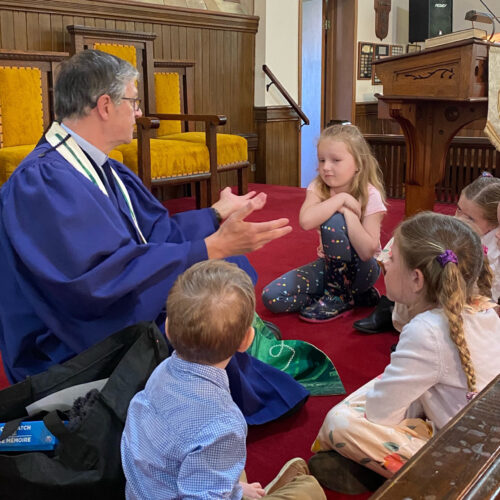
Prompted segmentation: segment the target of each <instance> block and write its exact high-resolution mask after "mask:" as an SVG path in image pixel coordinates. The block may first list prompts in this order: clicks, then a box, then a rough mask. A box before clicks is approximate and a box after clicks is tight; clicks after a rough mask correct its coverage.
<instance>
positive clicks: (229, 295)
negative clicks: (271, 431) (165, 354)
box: [121, 260, 326, 500]
mask: <svg viewBox="0 0 500 500" xmlns="http://www.w3.org/2000/svg"><path fill="white" fill-rule="evenodd" d="M167 310H168V318H167V323H166V332H167V336H168V338H169V340H170V342H171V344H172V345H173V347H174V349H175V351H174V352H173V353H172V355H171V356H170V357H169V358H167V359H166V360H165V361H163V362H162V363H161V364H160V365H159V366H158V367H157V368H156V369H155V370H154V372H153V373H152V375H151V377H150V378H149V380H148V382H147V384H146V387H145V388H144V390H143V391H141V392H139V393H137V394H136V396H135V397H134V398H133V399H132V401H131V403H130V407H129V410H128V414H127V421H126V424H125V429H124V433H123V436H122V444H121V452H122V464H123V470H124V472H125V477H126V479H127V485H126V497H127V498H128V499H144V500H146V499H147V500H150V499H154V498H158V499H160V498H161V499H162V500H167V499H187V498H189V499H222V498H224V499H241V498H243V497H245V498H261V497H262V496H264V495H265V496H266V498H270V499H271V498H277V497H276V496H275V495H274V494H273V492H276V495H279V498H280V499H288V498H290V499H304V500H313V499H326V497H325V495H324V492H323V489H322V488H321V486H320V485H319V484H318V482H317V481H316V479H315V478H314V477H312V476H310V475H308V469H307V464H306V463H305V462H304V460H302V459H292V460H290V461H289V462H288V463H287V464H285V466H284V467H283V469H282V470H281V472H280V474H279V475H278V476H277V478H276V479H275V480H274V481H273V482H271V483H270V485H268V487H267V488H266V489H263V488H262V487H261V485H260V484H259V483H252V484H248V483H246V482H240V479H242V478H244V477H245V476H244V470H243V468H244V466H245V460H246V434H247V425H246V422H245V419H244V417H243V415H242V413H241V411H240V410H239V408H238V407H237V406H236V404H235V403H234V402H233V400H232V398H231V394H230V392H229V382H228V378H227V375H226V371H225V370H224V368H225V366H226V365H227V363H228V362H229V360H230V359H231V356H232V355H233V354H234V353H235V352H236V351H238V350H241V351H245V350H246V349H247V348H248V347H249V345H250V344H251V343H252V340H253V336H254V330H253V328H252V326H251V325H252V319H253V316H254V310H255V294H254V289H253V285H252V282H251V280H250V278H249V277H248V275H247V274H246V273H245V272H244V271H242V270H241V269H239V268H238V267H237V266H236V265H234V264H230V263H227V262H225V261H222V260H209V261H205V262H201V263H198V264H195V265H194V266H192V267H191V268H190V269H188V270H187V271H186V272H185V273H184V274H182V275H181V276H179V278H178V279H177V281H176V283H175V284H174V286H173V287H172V290H171V292H170V294H169V297H168V301H167ZM242 474H243V476H242Z"/></svg>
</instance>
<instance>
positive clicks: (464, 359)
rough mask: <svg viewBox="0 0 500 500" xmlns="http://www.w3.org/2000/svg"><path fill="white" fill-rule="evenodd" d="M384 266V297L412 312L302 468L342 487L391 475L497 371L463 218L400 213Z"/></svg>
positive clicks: (489, 313) (483, 266)
mask: <svg viewBox="0 0 500 500" xmlns="http://www.w3.org/2000/svg"><path fill="white" fill-rule="evenodd" d="M385 267H386V275H385V283H386V288H387V295H388V297H389V298H390V299H392V300H395V301H397V302H400V303H402V304H404V305H405V306H408V307H411V308H412V311H413V312H414V313H415V315H414V317H413V318H412V319H411V321H410V322H409V323H407V324H406V325H405V326H404V327H403V330H402V332H401V336H400V340H399V343H398V345H397V348H396V351H395V352H394V353H393V354H392V355H391V362H390V364H389V365H388V366H387V367H386V369H385V371H384V373H383V374H382V375H381V376H380V377H378V378H376V379H374V380H372V381H371V382H369V383H368V384H366V385H365V386H363V387H361V388H360V389H358V390H357V391H356V392H354V393H353V394H351V395H350V396H348V397H347V398H346V399H345V400H344V401H342V402H341V403H340V404H338V405H337V406H335V407H334V408H333V409H332V410H330V412H329V413H328V414H327V416H326V418H325V421H324V423H323V425H322V427H321V429H320V431H319V434H318V437H317V438H316V441H315V443H314V445H313V451H314V452H320V453H317V454H316V455H314V456H313V457H312V458H311V460H310V464H309V465H310V469H311V472H312V473H313V475H315V476H316V477H317V479H318V480H319V481H320V483H322V484H323V486H326V487H328V488H330V489H333V490H336V491H340V492H344V493H361V492H362V491H363V490H364V489H365V487H366V486H367V484H368V483H370V482H371V483H370V484H373V480H374V476H375V477H376V474H374V473H373V472H372V471H374V472H375V473H377V474H380V475H381V476H384V477H391V476H392V475H393V474H394V473H395V472H396V471H397V470H399V468H400V467H401V466H402V465H403V464H404V463H405V462H406V461H407V460H408V459H409V458H410V457H411V456H412V455H414V454H415V453H416V452H417V451H418V450H419V449H420V448H421V447H422V446H423V445H424V444H425V443H426V441H427V440H428V439H429V438H430V437H431V436H432V435H433V433H434V432H436V431H438V430H439V429H441V428H442V427H443V426H444V425H445V424H446V423H447V422H448V421H449V420H450V419H451V418H453V417H454V416H455V415H456V414H457V413H458V412H459V411H460V410H461V409H462V408H463V407H464V406H465V405H466V404H467V403H468V402H469V401H470V400H471V399H472V398H473V397H474V395H475V394H476V393H477V392H478V391H480V390H482V389H483V388H484V387H485V386H486V385H487V384H488V383H489V382H490V381H491V380H492V379H493V378H494V377H495V376H496V375H497V374H498V373H499V372H500V365H499V363H498V360H499V359H500V337H499V334H500V318H499V317H498V315H497V314H496V312H495V310H494V306H495V304H494V303H493V301H491V300H490V299H489V297H491V281H492V276H491V270H490V267H489V264H488V260H487V258H486V256H485V254H484V251H483V247H482V244H481V239H480V237H479V236H478V234H477V233H476V232H475V231H474V230H473V229H472V228H471V227H470V226H469V225H468V224H466V223H465V222H463V221H461V220H460V219H458V218H456V217H451V216H447V215H441V214H435V213H431V212H423V213H420V214H418V215H416V216H414V217H412V218H410V219H407V220H406V221H404V222H403V223H402V224H401V225H400V226H399V227H398V228H397V229H396V232H395V235H394V245H393V247H392V255H390V257H389V259H388V261H387V262H386V264H385ZM328 450H335V451H328ZM365 467H366V468H365ZM367 468H368V469H371V471H369V470H368V469H367Z"/></svg>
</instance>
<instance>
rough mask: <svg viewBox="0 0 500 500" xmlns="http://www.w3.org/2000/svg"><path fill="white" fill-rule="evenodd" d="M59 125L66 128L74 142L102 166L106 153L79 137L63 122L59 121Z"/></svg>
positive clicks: (105, 160) (106, 156) (106, 159)
mask: <svg viewBox="0 0 500 500" xmlns="http://www.w3.org/2000/svg"><path fill="white" fill-rule="evenodd" d="M61 127H62V128H63V129H64V130H66V132H68V134H71V136H72V137H73V139H75V141H76V143H77V144H78V145H79V146H80V147H81V148H82V149H83V150H84V151H85V153H87V154H88V155H89V156H90V158H91V159H92V160H93V161H94V163H95V164H96V165H98V166H99V167H102V166H103V165H104V164H105V163H106V162H107V161H108V155H107V154H106V153H103V152H102V151H101V150H100V149H97V148H96V147H95V146H94V145H92V144H90V142H88V141H86V140H85V139H84V138H83V137H80V136H79V135H78V134H77V133H76V132H73V130H71V129H70V128H69V127H67V126H66V125H64V123H61Z"/></svg>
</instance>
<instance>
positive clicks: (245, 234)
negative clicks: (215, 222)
mask: <svg viewBox="0 0 500 500" xmlns="http://www.w3.org/2000/svg"><path fill="white" fill-rule="evenodd" d="M266 200H267V196H266V194H265V193H259V194H258V195H257V196H255V198H252V199H251V200H249V201H248V202H247V203H246V204H245V205H244V206H243V207H242V208H240V209H239V210H237V211H235V212H233V213H232V214H231V215H230V216H229V218H228V219H227V220H226V221H225V222H224V223H223V224H222V225H221V226H220V228H219V229H218V230H217V231H216V232H215V233H213V234H211V235H210V236H208V237H207V238H205V244H206V246H207V253H208V258H209V259H223V258H225V257H230V256H232V255H241V254H244V253H248V252H252V251H253V250H257V249H258V248H261V247H263V246H264V245H265V244H266V243H269V242H270V241H272V240H275V239H276V238H281V237H282V236H285V234H288V233H289V232H290V231H291V230H292V227H291V226H289V225H288V219H286V218H282V219H275V220H271V221H266V222H247V221H245V220H244V219H245V218H246V217H248V216H249V215H250V214H251V213H252V212H253V211H254V210H260V209H261V208H262V207H263V206H264V205H265V204H266Z"/></svg>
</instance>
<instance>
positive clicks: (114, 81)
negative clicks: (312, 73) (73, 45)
mask: <svg viewBox="0 0 500 500" xmlns="http://www.w3.org/2000/svg"><path fill="white" fill-rule="evenodd" d="M137 76H138V73H137V71H136V69H135V68H133V67H132V66H131V65H130V64H128V63H127V62H125V61H123V60H121V59H118V58H116V57H114V56H111V55H109V54H105V53H103V52H100V51H94V50H88V51H83V52H80V53H79V54H77V55H75V56H73V57H71V58H70V59H68V60H67V61H65V62H64V63H63V64H62V66H61V70H60V72H59V76H58V80H57V83H56V87H55V112H56V116H57V119H58V122H54V123H53V124H52V126H51V127H50V129H49V130H48V132H47V133H46V134H45V135H44V137H42V139H41V140H40V142H39V143H38V145H37V146H36V147H35V149H34V150H33V151H32V152H31V153H30V154H29V155H28V156H27V157H26V158H25V159H24V160H23V162H22V163H21V164H20V165H19V167H18V168H17V169H16V170H15V171H14V173H13V175H12V176H11V178H10V179H9V181H8V182H7V183H6V184H5V185H4V186H3V187H2V189H1V191H0V276H1V280H0V350H1V352H2V358H3V362H4V366H5V371H6V373H7V376H8V378H9V379H10V381H11V382H16V381H20V380H23V379H24V378H25V377H26V376H28V375H32V374H36V373H39V372H41V371H44V370H46V369H47V368H48V367H50V366H52V365H54V364H57V363H60V362H62V361H65V360H67V359H69V358H71V357H73V356H74V355H76V354H78V353H80V352H81V351H83V350H85V349H87V348H88V347H90V346H92V345H94V344H95V343H97V342H99V341H100V340H102V339H103V338H105V337H107V336H108V335H110V334H112V333H114V332H115V331H118V330H120V329H122V328H124V327H126V326H129V325H132V324H134V323H137V322H139V321H145V320H146V321H149V320H157V321H160V320H161V319H162V313H164V305H165V300H166V297H167V295H168V292H169V290H170V288H171V286H172V284H173V282H174V281H175V279H176V278H177V276H178V275H179V274H180V273H182V272H183V271H184V270H186V269H187V268H188V267H190V266H191V265H192V264H194V263H195V262H199V261H201V260H205V259H211V258H228V260H232V261H233V262H236V263H237V264H238V265H239V266H240V267H241V268H243V269H244V270H245V271H247V272H248V273H249V274H250V276H251V277H252V279H253V280H254V282H255V280H256V273H255V271H254V269H253V268H252V267H251V266H250V263H249V262H248V260H247V259H246V258H245V257H243V256H241V254H243V253H246V252H249V251H252V250H254V249H257V248H259V247H261V246H262V245H264V244H266V243H267V242H269V241H271V240H273V239H275V238H279V237H281V236H283V235H285V234H287V233H288V232H289V231H290V230H291V227H290V226H289V225H288V220H287V219H277V220H273V221H269V222H263V223H250V222H246V221H245V220H244V219H245V217H246V216H248V215H249V214H250V213H251V212H252V211H253V210H258V209H260V208H262V207H263V206H264V204H265V201H266V199H265V195H264V194H263V193H261V194H259V195H255V193H254V192H253V193H249V194H248V195H245V196H236V195H233V194H232V193H231V191H230V189H229V188H227V189H226V190H223V191H222V193H221V198H220V200H219V201H217V202H216V203H215V204H214V205H213V206H212V207H211V208H207V209H202V210H195V211H190V212H184V213H180V214H177V215H175V216H173V217H170V216H169V214H168V212H167V210H166V209H165V208H164V207H163V206H162V205H161V204H160V203H159V202H158V201H157V200H156V199H155V198H154V197H153V196H152V195H151V193H150V192H149V191H147V190H146V189H145V188H144V186H143V185H142V183H141V181H140V180H139V179H138V178H137V176H135V175H134V174H133V173H132V172H131V171H130V170H129V169H128V168H126V167H125V166H124V165H122V164H121V163H119V162H116V161H114V160H112V159H110V158H108V156H107V154H108V153H109V152H110V151H111V150H112V149H113V148H115V147H116V146H118V145H119V144H123V143H127V142H130V141H131V140H132V135H133V128H134V123H135V119H136V118H137V117H139V116H141V114H142V113H141V110H140V108H139V100H138V98H137V86H136V79H137ZM221 220H225V222H224V224H222V225H219V223H220V221H221ZM235 255H240V256H238V257H232V256H235ZM228 374H229V377H230V382H231V389H232V394H233V397H234V398H235V401H236V402H237V403H238V404H239V405H240V407H241V408H242V410H243V413H244V414H245V416H246V417H247V421H248V422H249V423H263V422H265V421H268V420H272V419H274V418H276V417H278V416H280V415H281V414H283V413H286V412H287V411H289V410H290V409H291V408H293V407H295V406H296V405H298V404H300V403H301V402H302V401H303V400H304V399H305V398H306V397H307V394H308V393H307V391H305V390H304V389H303V388H302V386H300V384H298V383H297V382H295V381H294V380H293V379H292V378H291V377H289V376H288V375H287V374H284V373H282V372H280V371H278V370H276V369H274V368H272V367H270V366H268V365H265V364H263V363H261V362H260V361H258V360H256V359H255V358H253V357H251V356H249V355H248V354H246V353H243V354H242V355H241V356H240V357H235V358H234V362H232V363H231V364H230V366H229V367H228Z"/></svg>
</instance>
